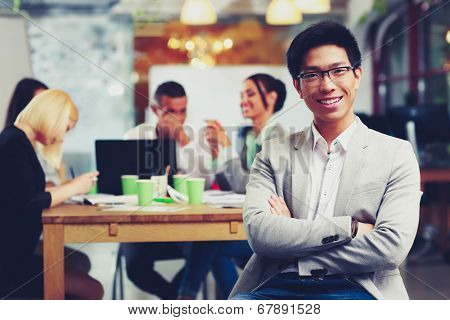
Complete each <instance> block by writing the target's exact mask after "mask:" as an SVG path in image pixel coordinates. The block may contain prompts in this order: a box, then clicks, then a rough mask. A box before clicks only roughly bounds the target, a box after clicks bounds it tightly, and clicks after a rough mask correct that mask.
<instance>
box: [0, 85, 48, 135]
mask: <svg viewBox="0 0 450 320" xmlns="http://www.w3.org/2000/svg"><path fill="white" fill-rule="evenodd" d="M46 89H48V87H47V86H46V85H45V84H43V83H42V82H40V81H39V80H36V79H31V78H24V79H22V80H20V81H19V82H18V83H17V85H16V88H15V89H14V92H13V94H12V97H11V100H10V101H9V106H8V111H7V113H6V121H5V127H9V126H12V125H13V124H14V122H15V121H16V118H17V116H18V115H19V113H20V112H21V111H22V110H23V109H24V108H25V106H26V105H27V104H28V103H29V102H30V101H31V99H33V97H34V96H36V95H37V94H38V93H40V92H42V91H43V90H46Z"/></svg>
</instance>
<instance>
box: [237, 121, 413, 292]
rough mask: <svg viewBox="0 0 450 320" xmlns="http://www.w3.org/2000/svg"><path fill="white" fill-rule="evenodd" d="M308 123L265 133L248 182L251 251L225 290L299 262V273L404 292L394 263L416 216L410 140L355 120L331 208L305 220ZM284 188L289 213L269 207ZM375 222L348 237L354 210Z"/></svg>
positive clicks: (256, 283) (407, 244) (245, 287)
mask: <svg viewBox="0 0 450 320" xmlns="http://www.w3.org/2000/svg"><path fill="white" fill-rule="evenodd" d="M312 143H313V137H312V132H311V128H308V129H305V130H304V131H301V132H299V133H296V134H293V135H290V136H288V137H286V138H284V139H274V140H269V141H267V142H265V143H264V144H263V148H262V151H261V152H260V153H259V154H258V155H257V156H256V158H255V161H254V163H253V166H252V169H251V175H250V182H249V183H248V185H247V196H246V202H245V206H244V224H245V228H246V232H247V236H248V241H249V244H250V246H251V247H252V249H253V251H254V252H255V254H254V255H253V256H252V258H251V259H250V261H249V262H248V263H247V266H246V267H245V269H244V271H243V273H242V275H241V276H240V278H239V280H238V282H237V283H236V285H235V287H234V289H233V291H232V292H231V294H230V298H232V297H233V296H234V295H235V294H236V293H237V292H250V291H252V290H255V289H257V288H259V287H260V286H261V285H262V284H264V283H265V282H267V281H268V280H269V279H271V278H272V277H274V276H275V275H277V274H278V273H280V272H281V271H283V270H285V269H286V267H287V266H289V265H292V264H296V263H298V266H299V273H300V275H301V276H311V275H319V276H320V275H345V276H348V277H350V278H351V279H352V280H354V281H356V282H357V283H359V284H360V285H361V286H363V287H364V288H365V289H366V290H367V291H368V292H369V293H370V294H372V295H373V296H374V297H375V298H377V299H408V294H407V292H406V289H405V286H404V284H403V280H402V278H401V276H400V272H399V269H398V266H399V265H400V264H401V263H402V261H403V260H404V259H405V258H406V256H407V254H408V252H409V250H410V248H411V246H412V243H413V240H414V238H415V235H416V232H417V227H418V222H419V205H420V198H421V195H422V193H421V191H420V173H419V167H418V164H417V160H416V158H415V155H414V152H413V150H412V147H411V145H410V144H409V143H408V142H406V141H403V140H399V139H396V138H392V137H389V136H387V135H384V134H381V133H378V132H376V131H373V130H370V129H368V128H367V127H366V126H365V125H364V124H363V123H361V122H360V121H359V123H358V125H357V129H356V130H355V132H354V134H353V136H352V138H351V141H350V143H349V147H348V150H347V155H346V159H345V162H344V167H343V169H342V176H341V182H340V185H339V190H338V195H337V200H336V205H335V212H334V216H333V217H331V218H324V217H319V218H317V219H315V220H305V218H306V214H307V211H308V210H309V208H308V204H309V199H308V197H309V163H310V159H311V156H312ZM271 194H278V195H279V196H283V197H284V199H285V201H286V203H287V205H288V207H289V210H290V211H291V213H292V215H293V217H294V218H293V219H292V218H286V217H283V216H276V215H273V214H271V213H270V209H269V204H268V199H269V196H270V195H271ZM352 216H353V217H356V218H357V219H358V220H359V221H360V222H366V223H372V224H374V225H375V227H374V230H373V231H372V232H370V233H369V234H367V235H365V236H363V237H361V238H355V239H352V237H351V217H352Z"/></svg>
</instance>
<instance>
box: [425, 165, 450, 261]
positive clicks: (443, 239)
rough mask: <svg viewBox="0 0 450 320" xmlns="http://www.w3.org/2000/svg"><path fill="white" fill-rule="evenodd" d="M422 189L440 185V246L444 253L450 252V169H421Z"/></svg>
mask: <svg viewBox="0 0 450 320" xmlns="http://www.w3.org/2000/svg"><path fill="white" fill-rule="evenodd" d="M420 183H421V189H422V191H423V192H425V183H439V191H438V192H439V194H438V201H439V246H440V248H441V250H442V251H443V252H446V251H447V250H448V204H449V203H448V199H449V197H450V191H449V183H450V168H421V169H420Z"/></svg>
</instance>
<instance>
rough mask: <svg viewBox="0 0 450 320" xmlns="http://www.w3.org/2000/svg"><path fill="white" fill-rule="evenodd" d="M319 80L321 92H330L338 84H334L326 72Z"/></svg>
mask: <svg viewBox="0 0 450 320" xmlns="http://www.w3.org/2000/svg"><path fill="white" fill-rule="evenodd" d="M319 81H320V83H319V90H320V92H330V91H334V90H335V89H336V85H335V84H334V82H333V80H331V78H330V76H329V75H328V74H326V73H325V74H324V75H323V76H322V77H320V79H319Z"/></svg>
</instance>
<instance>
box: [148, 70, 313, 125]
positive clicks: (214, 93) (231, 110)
mask: <svg viewBox="0 0 450 320" xmlns="http://www.w3.org/2000/svg"><path fill="white" fill-rule="evenodd" d="M255 73H268V74H270V75H272V76H274V77H275V78H278V79H280V80H281V81H283V82H284V83H285V85H286V91H287V96H286V101H285V104H284V107H283V109H281V111H280V112H278V113H277V114H276V118H275V119H276V120H275V121H277V122H278V123H280V124H281V125H282V126H283V127H284V128H285V130H286V131H287V132H295V131H298V130H300V129H302V128H304V127H305V126H308V125H310V123H311V121H312V113H311V112H310V111H309V109H308V108H307V107H306V105H305V103H304V102H303V100H301V99H300V97H299V95H298V93H297V92H296V90H295V88H294V86H293V84H292V78H291V76H290V74H289V72H288V70H287V68H286V67H285V66H273V65H270V66H269V65H233V66H217V67H212V68H209V69H204V70H202V69H198V68H195V67H191V66H186V65H154V66H152V67H151V68H150V69H149V92H150V94H151V97H152V98H153V97H154V92H155V90H156V88H157V87H158V85H160V84H161V83H163V82H165V81H176V82H178V83H180V84H181V85H182V86H183V87H184V89H185V90H186V95H187V97H188V111H187V119H186V124H188V125H190V126H192V127H193V128H194V129H199V128H201V127H202V126H204V119H218V120H219V121H220V122H221V123H222V125H224V126H239V125H243V124H250V122H248V120H245V119H244V118H243V117H242V114H241V110H240V106H239V104H240V92H241V87H242V83H243V81H244V80H245V79H246V78H248V77H249V76H251V75H252V74H255ZM147 121H148V122H150V123H154V121H155V115H154V114H153V113H152V112H151V110H150V111H147Z"/></svg>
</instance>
